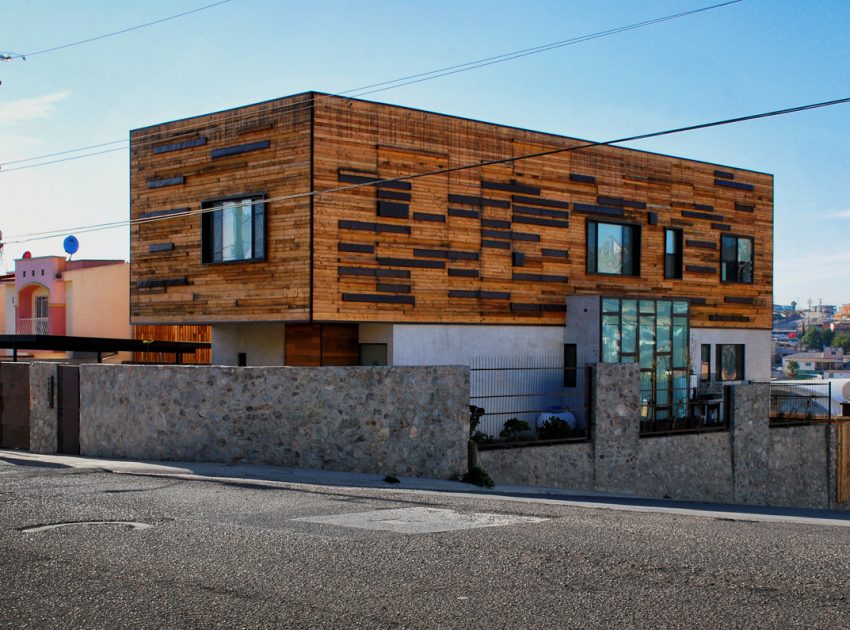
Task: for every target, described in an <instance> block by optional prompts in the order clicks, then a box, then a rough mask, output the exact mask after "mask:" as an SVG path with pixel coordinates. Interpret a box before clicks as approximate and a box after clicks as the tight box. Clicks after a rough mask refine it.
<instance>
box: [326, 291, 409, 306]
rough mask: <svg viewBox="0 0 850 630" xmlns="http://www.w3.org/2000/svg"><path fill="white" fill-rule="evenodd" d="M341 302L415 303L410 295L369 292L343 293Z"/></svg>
mask: <svg viewBox="0 0 850 630" xmlns="http://www.w3.org/2000/svg"><path fill="white" fill-rule="evenodd" d="M342 301H343V302H374V303H376V304H416V298H415V297H413V296H412V295H372V294H370V293H343V294H342Z"/></svg>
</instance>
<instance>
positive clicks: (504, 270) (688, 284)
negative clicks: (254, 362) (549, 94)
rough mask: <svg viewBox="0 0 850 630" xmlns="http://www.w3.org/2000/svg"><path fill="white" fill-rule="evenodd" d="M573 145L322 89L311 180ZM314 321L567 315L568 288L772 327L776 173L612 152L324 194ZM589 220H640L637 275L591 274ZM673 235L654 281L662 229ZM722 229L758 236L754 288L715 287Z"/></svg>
mask: <svg viewBox="0 0 850 630" xmlns="http://www.w3.org/2000/svg"><path fill="white" fill-rule="evenodd" d="M584 144H585V143H584V142H583V141H580V140H575V139H570V138H564V137H559V136H552V135H548V134H542V133H536V132H531V131H524V130H518V129H513V128H506V127H500V126H497V125H491V124H486V123H481V122H476V121H471V120H465V119H460V118H453V117H449V116H442V115H438V114H432V113H427V112H421V111H415V110H409V109H405V108H400V107H393V106H388V105H381V104H376V103H370V102H366V101H358V100H351V99H343V98H337V97H322V96H317V100H316V108H315V121H314V164H313V168H314V187H315V189H316V190H317V191H332V190H333V189H338V188H339V187H341V186H351V185H355V184H356V183H357V182H365V181H368V180H369V179H371V178H393V177H401V176H407V175H412V174H416V173H422V172H427V171H433V170H439V169H445V168H452V167H457V166H462V165H468V164H476V163H480V162H482V161H488V160H498V159H501V158H506V157H512V156H513V157H519V156H523V155H528V154H532V153H538V152H542V151H548V150H552V149H556V148H567V147H579V146H581V145H584ZM314 213H315V215H314V221H315V232H314V247H313V267H314V294H313V309H314V318H315V319H316V320H319V321H334V320H336V321H402V322H446V323H449V322H451V323H482V324H484V323H487V324H511V323H513V324H553V325H563V324H564V320H565V314H564V308H563V305H564V299H565V297H566V296H567V295H570V294H573V293H580V294H597V293H598V294H602V295H609V296H638V297H641V296H645V297H647V298H661V297H676V298H688V299H690V300H691V317H692V319H691V323H692V326H694V327H710V328H715V327H716V328H761V329H769V328H770V326H771V313H772V302H773V298H772V266H773V260H772V256H773V251H772V246H773V234H772V220H773V178H772V176H771V175H767V174H763V173H757V172H752V171H746V170H740V169H731V168H728V167H719V166H716V165H713V164H707V163H702V162H695V161H690V160H685V159H679V158H675V157H669V156H664V155H656V154H651V153H644V152H640V151H633V150H627V149H621V148H616V147H591V148H579V149H577V150H574V151H569V152H564V153H559V154H555V155H548V156H542V157H536V158H531V159H524V160H519V161H515V162H509V163H506V164H498V165H491V166H483V167H476V168H471V169H466V170H459V171H454V172H451V173H440V174H435V175H429V176H426V177H420V178H415V179H411V180H408V182H406V183H403V184H402V183H399V182H395V183H390V184H385V185H380V186H375V185H368V186H363V187H361V188H354V189H349V190H339V191H336V192H326V193H324V194H320V195H318V196H317V197H316V200H315V209H314ZM589 220H599V221H610V222H620V223H631V224H636V225H639V226H640V230H641V271H640V276H639V277H629V276H603V275H595V274H588V273H587V270H586V269H587V264H586V255H587V249H586V232H587V222H588V221H589ZM670 227H673V228H677V229H681V230H682V232H683V238H682V244H683V267H684V274H683V278H682V279H678V280H672V279H665V278H664V229H665V228H670ZM722 234H735V235H739V236H748V237H752V238H753V239H754V245H755V264H754V274H755V278H754V282H753V283H752V284H738V283H721V282H720V238H721V235H722Z"/></svg>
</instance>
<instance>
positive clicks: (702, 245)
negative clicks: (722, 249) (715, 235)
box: [685, 239, 717, 249]
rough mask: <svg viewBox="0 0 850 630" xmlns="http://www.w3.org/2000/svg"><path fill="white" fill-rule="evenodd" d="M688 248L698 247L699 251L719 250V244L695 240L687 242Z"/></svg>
mask: <svg viewBox="0 0 850 630" xmlns="http://www.w3.org/2000/svg"><path fill="white" fill-rule="evenodd" d="M685 245H686V246H687V247H696V248H699V249H717V243H715V242H714V241H697V240H694V239H687V240H685Z"/></svg>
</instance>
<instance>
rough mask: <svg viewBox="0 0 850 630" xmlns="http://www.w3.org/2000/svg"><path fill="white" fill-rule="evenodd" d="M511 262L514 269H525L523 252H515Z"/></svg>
mask: <svg viewBox="0 0 850 630" xmlns="http://www.w3.org/2000/svg"><path fill="white" fill-rule="evenodd" d="M511 262H512V263H513V266H514V267H525V254H523V253H522V252H513V253H512V254H511Z"/></svg>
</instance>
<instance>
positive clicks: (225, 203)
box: [201, 196, 266, 262]
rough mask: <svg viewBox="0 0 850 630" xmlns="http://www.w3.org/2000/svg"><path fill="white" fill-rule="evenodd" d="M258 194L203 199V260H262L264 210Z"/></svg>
mask: <svg viewBox="0 0 850 630" xmlns="http://www.w3.org/2000/svg"><path fill="white" fill-rule="evenodd" d="M262 199H263V198H262V196H245V197H238V198H231V199H224V200H221V201H211V202H207V203H204V205H203V207H204V209H206V210H208V211H207V212H204V214H203V215H201V216H202V222H201V236H202V241H203V251H202V260H203V262H231V261H238V260H262V259H264V258H265V255H266V251H265V250H266V248H265V232H266V212H265V204H264V203H263V201H262Z"/></svg>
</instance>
